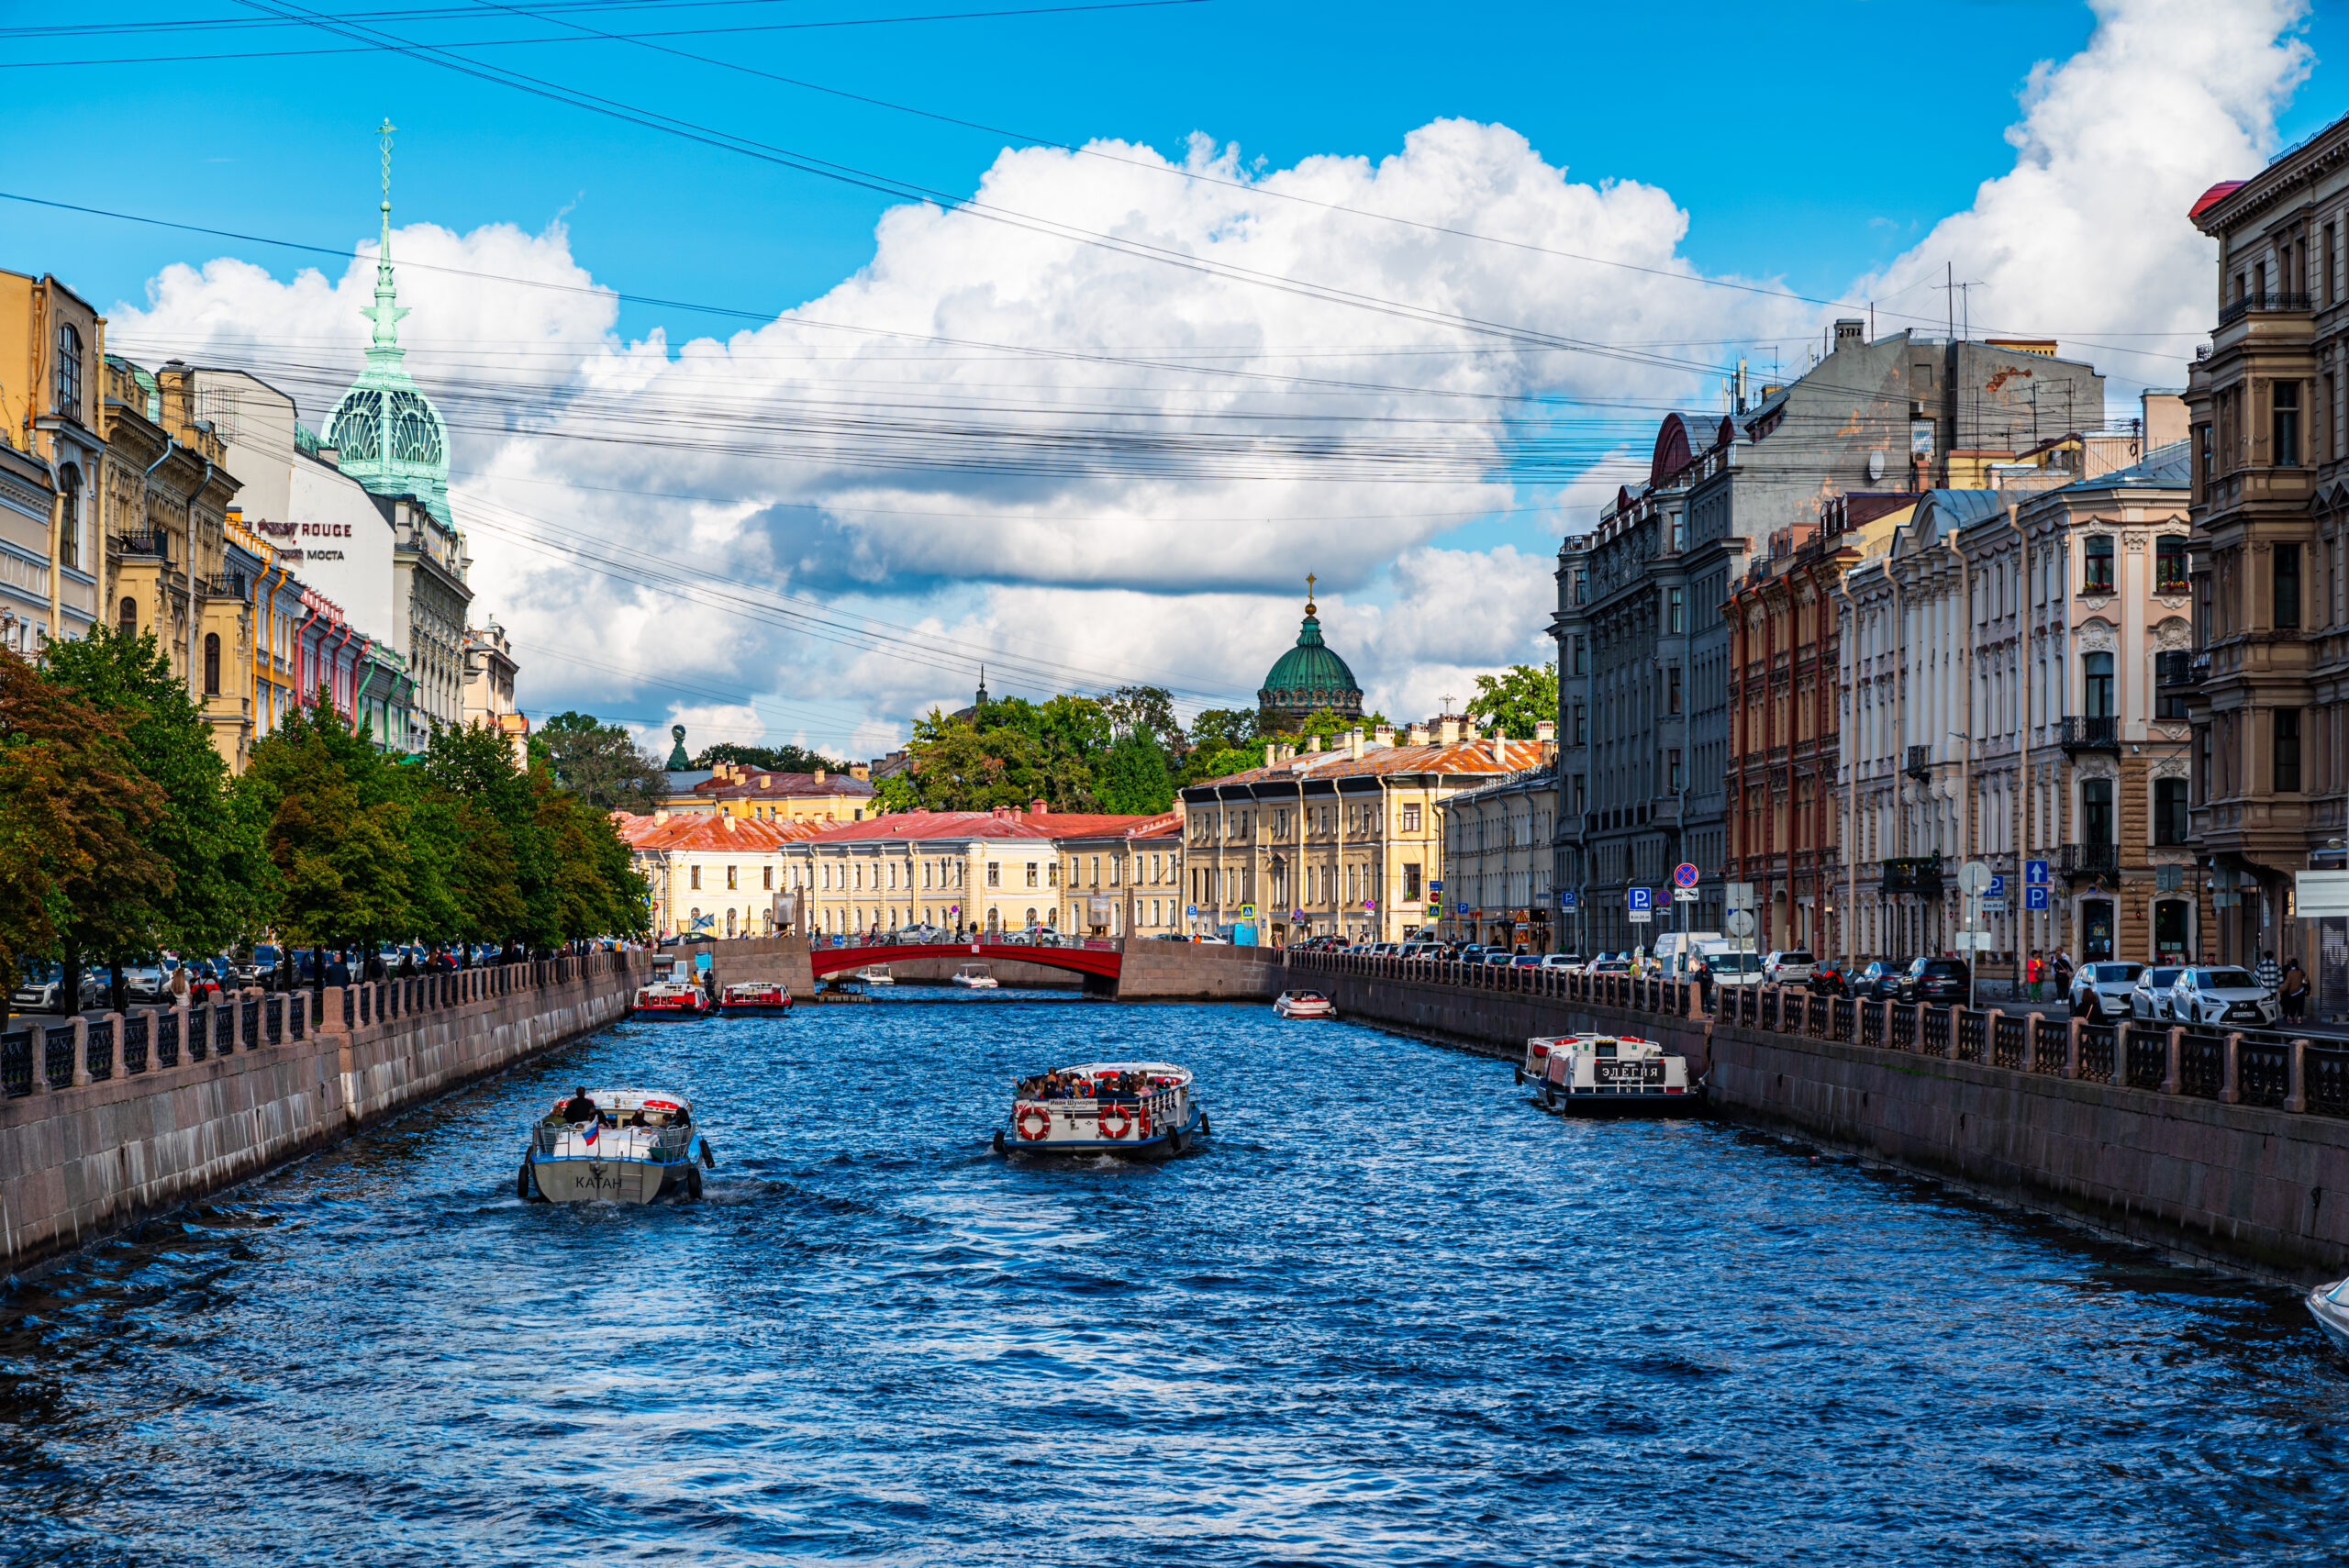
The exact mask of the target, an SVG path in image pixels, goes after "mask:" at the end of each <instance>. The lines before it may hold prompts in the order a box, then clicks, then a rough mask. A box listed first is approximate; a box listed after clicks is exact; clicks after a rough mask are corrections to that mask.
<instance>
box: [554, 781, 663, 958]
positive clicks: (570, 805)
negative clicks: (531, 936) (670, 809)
mask: <svg viewBox="0 0 2349 1568" xmlns="http://www.w3.org/2000/svg"><path fill="white" fill-rule="evenodd" d="M529 788H530V795H531V808H532V815H533V817H534V818H535V820H536V823H537V826H538V829H539V831H540V833H541V834H542V835H544V837H545V840H546V843H547V848H548V851H549V854H550V856H551V861H552V863H553V872H554V874H553V884H552V886H553V894H554V922H555V932H556V935H557V936H558V937H559V938H560V939H561V940H564V941H576V940H580V939H582V938H586V937H602V936H640V935H642V934H643V933H644V932H645V931H647V930H648V929H651V928H650V923H649V922H650V916H649V910H648V906H647V904H646V898H647V895H649V894H650V893H651V888H650V886H649V885H648V884H646V882H645V880H644V878H643V877H642V876H641V875H640V874H639V873H637V870H636V868H635V866H634V864H633V863H631V862H630V861H629V853H628V845H627V844H626V843H624V842H622V841H621V839H620V836H619V834H618V831H617V830H615V829H614V828H613V827H612V819H611V817H610V816H609V815H608V814H607V813H606V812H603V811H600V810H598V809H596V806H594V804H593V803H591V802H589V801H587V800H586V799H584V798H583V797H582V796H580V795H573V794H571V793H569V792H568V791H565V790H561V789H558V788H556V787H555V784H554V780H553V778H552V777H551V775H550V774H549V773H546V771H545V770H543V769H533V770H531V773H530V778H529Z"/></svg>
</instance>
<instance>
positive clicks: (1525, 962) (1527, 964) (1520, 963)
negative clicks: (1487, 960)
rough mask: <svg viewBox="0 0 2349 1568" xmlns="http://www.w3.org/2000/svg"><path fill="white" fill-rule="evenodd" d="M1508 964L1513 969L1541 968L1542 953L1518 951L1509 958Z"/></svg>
mask: <svg viewBox="0 0 2349 1568" xmlns="http://www.w3.org/2000/svg"><path fill="white" fill-rule="evenodd" d="M1508 966H1509V967H1510V968H1511V969H1540V968H1541V967H1542V955H1541V954H1540V953H1538V952H1521V953H1518V954H1516V955H1514V956H1513V957H1511V958H1510V959H1509V961H1508Z"/></svg>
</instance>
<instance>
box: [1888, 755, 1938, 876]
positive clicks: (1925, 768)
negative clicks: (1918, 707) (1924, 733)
mask: <svg viewBox="0 0 2349 1568" xmlns="http://www.w3.org/2000/svg"><path fill="white" fill-rule="evenodd" d="M1900 771H1901V772H1902V773H1907V774H1908V775H1909V777H1910V778H1912V779H1915V780H1917V781H1918V782H1919V783H1920V784H1921V783H1923V782H1925V781H1926V780H1929V779H1931V778H1932V776H1933V749H1932V747H1931V746H1911V747H1909V765H1908V766H1907V767H1905V768H1903V769H1901V770H1900ZM1885 863H1886V864H1887V865H1889V864H1890V863H1891V862H1889V861H1887V862H1885Z"/></svg>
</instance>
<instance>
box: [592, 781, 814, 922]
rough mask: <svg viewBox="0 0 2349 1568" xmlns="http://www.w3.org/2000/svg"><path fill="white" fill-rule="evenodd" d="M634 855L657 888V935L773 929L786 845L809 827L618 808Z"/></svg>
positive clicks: (624, 837) (622, 832) (654, 892)
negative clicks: (636, 812) (635, 812)
mask: <svg viewBox="0 0 2349 1568" xmlns="http://www.w3.org/2000/svg"><path fill="white" fill-rule="evenodd" d="M613 822H614V826H615V827H617V828H618V830H619V835H620V838H621V839H622V840H624V841H625V842H626V843H627V844H628V847H629V859H630V860H631V861H632V862H634V864H635V867H636V869H637V871H638V872H639V873H641V874H642V875H643V877H644V879H645V880H646V882H648V883H649V884H651V889H652V906H651V925H652V929H653V932H654V934H655V935H657V936H663V937H666V936H675V935H680V934H684V933H687V932H692V931H702V932H706V933H707V934H708V935H710V936H713V937H741V936H771V935H773V934H774V931H775V929H776V928H777V926H778V924H779V923H783V922H779V921H778V918H777V915H778V906H777V904H776V895H777V894H778V893H779V892H781V891H782V890H783V888H784V885H785V865H786V862H785V858H784V854H783V851H784V848H785V845H787V844H788V843H789V842H790V841H791V840H793V839H795V838H797V837H799V836H801V835H803V834H805V833H806V832H807V831H808V829H807V828H805V827H803V826H800V825H797V824H786V823H775V822H756V821H745V820H743V819H741V818H739V817H715V816H689V817H674V816H672V815H670V814H669V813H668V812H666V811H654V812H651V813H650V814H648V815H646V816H641V817H633V816H630V815H629V814H628V813H626V812H616V813H614V814H613Z"/></svg>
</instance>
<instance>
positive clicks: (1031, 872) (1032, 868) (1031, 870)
mask: <svg viewBox="0 0 2349 1568" xmlns="http://www.w3.org/2000/svg"><path fill="white" fill-rule="evenodd" d="M1028 885H1029V886H1030V887H1033V886H1035V885H1036V862H1034V861H1030V862H1028Z"/></svg>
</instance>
